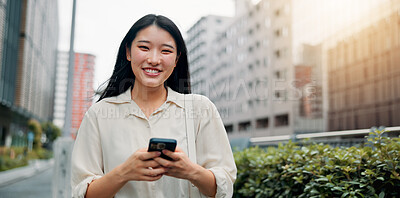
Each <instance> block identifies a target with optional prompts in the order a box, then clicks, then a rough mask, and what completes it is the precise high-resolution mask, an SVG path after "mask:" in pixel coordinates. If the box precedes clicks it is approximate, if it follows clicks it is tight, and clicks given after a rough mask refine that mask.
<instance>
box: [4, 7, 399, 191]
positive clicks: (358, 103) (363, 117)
mask: <svg viewBox="0 0 400 198" xmlns="http://www.w3.org/2000/svg"><path fill="white" fill-rule="evenodd" d="M73 5H74V3H73V0H58V1H57V0H0V155H1V159H0V171H6V170H9V169H13V168H15V167H19V166H26V165H27V164H29V161H30V160H33V159H52V158H53V157H55V156H54V155H55V154H53V152H52V151H53V150H54V149H53V148H54V145H53V142H54V141H55V140H56V139H57V137H59V136H63V137H68V138H72V139H74V138H75V137H76V133H77V129H78V128H79V125H80V122H81V119H82V118H83V115H84V113H85V112H86V110H87V109H88V108H89V107H90V106H91V105H92V104H93V102H94V101H95V100H96V99H97V97H98V96H96V93H98V91H99V87H100V86H101V84H102V83H104V82H106V81H107V79H108V78H109V77H110V76H111V72H112V69H113V67H114V64H115V58H116V54H117V50H118V46H119V44H120V42H121V40H122V38H123V36H124V35H125V34H126V32H127V31H128V30H129V28H130V27H131V26H132V24H133V23H134V22H135V21H136V20H138V19H139V18H141V17H142V16H144V15H145V14H149V13H154V14H161V15H165V16H167V17H169V18H170V19H172V20H173V21H174V22H175V23H176V24H177V25H178V27H179V28H180V30H181V31H182V34H183V36H184V38H185V41H186V45H187V48H188V55H189V62H190V73H191V83H192V92H193V93H198V94H203V95H206V96H208V97H209V98H210V99H211V100H212V101H213V102H214V103H215V104H216V106H217V108H218V110H219V112H220V114H221V117H222V119H223V122H224V125H225V129H226V132H227V133H228V137H229V138H230V140H231V141H232V144H233V143H234V142H235V141H236V143H237V141H239V143H240V142H241V141H242V140H248V141H250V140H254V141H255V140H258V139H254V138H267V139H268V138H270V140H271V139H274V137H275V138H277V139H279V138H282V137H283V139H285V138H286V139H290V138H291V137H293V135H300V134H310V133H320V132H329V131H350V132H351V131H354V130H361V129H370V128H371V127H377V128H379V127H396V126H400V1H399V0H218V1H212V0H203V1H178V0H169V1H160V0H148V1H132V0H117V1H112V2H110V1H106V0H76V4H75V5H76V7H75V8H76V9H75V14H73V13H74V12H73V11H74V9H73V8H74V6H73ZM72 16H75V20H72V18H73V17H72ZM72 21H75V22H74V23H72ZM71 27H73V28H72V29H73V30H74V31H71ZM71 32H73V33H74V35H73V36H72V37H71V35H72V34H71ZM71 38H72V39H71ZM71 41H72V43H71ZM71 46H73V47H72V48H71ZM68 83H69V86H70V87H69V88H68ZM68 93H70V94H68ZM251 138H253V139H251ZM264 140H265V139H264ZM242 142H243V141H242ZM60 152H61V151H60ZM65 152H66V153H68V150H67V151H65V150H64V154H65ZM54 153H56V152H54ZM39 161H40V160H39ZM47 162H48V160H47V161H46V163H45V165H43V167H50V166H51V164H54V162H51V163H47ZM37 163H39V162H37ZM40 163H41V161H40ZM48 164H50V165H48ZM56 164H57V163H56ZM37 166H39V165H37ZM44 169H46V168H44ZM0 173H1V172H0ZM15 174H17V173H14V175H15ZM47 177H49V178H51V177H54V174H53V176H52V173H49V174H48V175H47ZM34 181H36V180H34ZM12 183H15V182H12ZM34 183H35V182H34ZM0 184H1V177H0ZM3 186H10V185H9V184H7V185H3ZM42 187H43V185H42ZM4 188H6V187H4ZM4 188H3V189H4ZM1 189H2V188H1V185H0V197H12V194H15V193H16V192H13V191H12V190H11V188H9V189H8V190H7V189H6V190H4V191H3V193H2V191H1ZM47 190H49V189H47ZM50 190H51V189H50ZM44 191H45V190H44ZM6 192H8V194H7V193H6ZM49 193H50V192H47V194H49ZM6 194H7V196H6ZM49 196H50V195H49ZM53 197H54V196H53ZM56 197H57V196H56Z"/></svg>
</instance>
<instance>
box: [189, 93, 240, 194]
mask: <svg viewBox="0 0 400 198" xmlns="http://www.w3.org/2000/svg"><path fill="white" fill-rule="evenodd" d="M200 103H201V105H199V106H200V108H201V109H200V110H199V113H197V116H200V119H199V120H200V122H199V124H198V130H197V138H196V152H197V153H196V154H197V163H198V164H199V165H201V166H203V167H205V168H206V169H209V170H210V171H212V172H213V174H214V176H215V179H216V183H217V194H216V196H215V197H217V198H222V197H232V196H233V183H234V182H235V180H236V172H237V169H236V165H235V160H234V158H233V154H232V150H231V147H230V144H229V140H228V136H227V134H226V131H225V127H224V125H223V123H222V120H221V117H220V115H219V113H218V110H217V108H216V107H215V105H214V104H213V103H212V102H211V101H210V100H209V99H208V98H206V97H202V98H201V101H200Z"/></svg>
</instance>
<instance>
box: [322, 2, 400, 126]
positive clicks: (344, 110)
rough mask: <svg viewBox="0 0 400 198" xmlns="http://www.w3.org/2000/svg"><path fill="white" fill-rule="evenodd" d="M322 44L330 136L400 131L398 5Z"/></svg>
mask: <svg viewBox="0 0 400 198" xmlns="http://www.w3.org/2000/svg"><path fill="white" fill-rule="evenodd" d="M346 30H347V31H345V32H340V33H338V34H336V35H335V36H334V37H332V38H330V39H329V40H327V41H326V42H325V45H326V57H327V59H326V64H327V68H328V79H329V81H328V85H329V87H328V88H329V89H328V90H329V130H351V129H361V128H370V127H373V126H376V127H379V126H386V127H387V126H399V125H400V113H399V112H400V86H399V85H400V65H399V64H400V36H399V35H400V1H397V0H389V1H386V2H384V3H382V4H381V5H380V6H378V7H376V8H374V9H373V10H371V11H370V12H369V13H367V15H366V16H365V17H364V18H363V19H362V20H360V21H359V22H357V23H355V24H352V25H351V26H350V27H348V28H347V29H346Z"/></svg>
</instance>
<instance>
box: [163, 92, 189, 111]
mask: <svg viewBox="0 0 400 198" xmlns="http://www.w3.org/2000/svg"><path fill="white" fill-rule="evenodd" d="M167 91H168V95H167V100H166V102H172V103H174V104H176V105H177V106H179V107H181V108H185V103H184V99H185V97H184V94H181V93H178V92H176V91H174V90H172V89H171V88H170V87H167Z"/></svg>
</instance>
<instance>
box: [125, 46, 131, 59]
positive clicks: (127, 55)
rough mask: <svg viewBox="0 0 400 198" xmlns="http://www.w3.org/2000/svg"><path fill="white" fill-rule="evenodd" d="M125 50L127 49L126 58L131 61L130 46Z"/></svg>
mask: <svg viewBox="0 0 400 198" xmlns="http://www.w3.org/2000/svg"><path fill="white" fill-rule="evenodd" d="M125 51H126V59H127V60H128V61H131V50H130V49H129V48H128V47H125Z"/></svg>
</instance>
